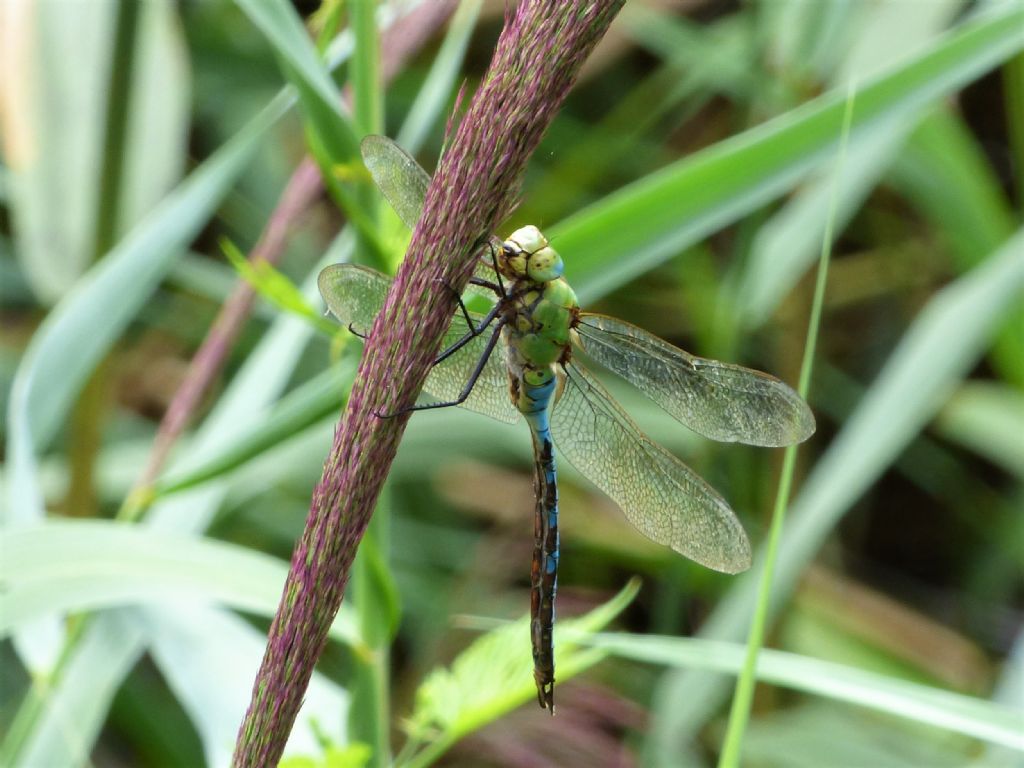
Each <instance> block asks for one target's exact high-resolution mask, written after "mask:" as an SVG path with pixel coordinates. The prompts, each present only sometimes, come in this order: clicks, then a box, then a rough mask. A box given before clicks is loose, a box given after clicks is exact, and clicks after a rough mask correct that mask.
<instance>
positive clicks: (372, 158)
mask: <svg viewBox="0 0 1024 768" xmlns="http://www.w3.org/2000/svg"><path fill="white" fill-rule="evenodd" d="M359 149H360V152H362V155H363V163H365V164H366V168H367V170H368V171H369V172H370V175H371V176H373V180H374V181H375V182H376V184H377V187H378V188H379V189H380V191H381V192H382V193H383V194H384V197H386V198H387V200H388V202H389V203H391V207H392V208H394V209H395V213H397V214H398V217H399V218H400V219H401V220H402V221H403V222H405V225H406V226H407V227H409V229H415V228H416V222H418V221H419V220H420V215H421V214H422V213H423V201H424V200H425V199H426V197H427V185H428V184H430V174H428V173H427V172H426V171H425V170H423V168H421V167H420V164H419V163H417V162H416V161H415V160H414V159H413V157H412V155H410V154H409V153H408V152H406V151H405V150H404V149H402V148H401V147H400V146H398V145H397V144H396V143H395V142H394V141H392V140H391V139H389V138H388V137H387V136H374V135H371V136H367V137H366V138H364V139H363V140H362V142H361V143H360V145H359Z"/></svg>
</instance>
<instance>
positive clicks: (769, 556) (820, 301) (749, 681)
mask: <svg viewBox="0 0 1024 768" xmlns="http://www.w3.org/2000/svg"><path fill="white" fill-rule="evenodd" d="M853 91H854V88H853V84H852V83H851V85H850V92H849V98H848V100H847V102H846V113H845V115H844V123H843V131H842V135H841V137H840V145H839V153H838V157H837V159H836V171H835V176H834V178H835V187H834V188H833V190H832V194H831V195H830V204H831V205H830V209H829V211H828V215H827V216H826V220H825V231H824V234H823V237H822V242H821V256H820V257H819V259H818V275H817V280H816V283H815V287H814V304H813V306H812V307H811V316H810V318H809V320H808V324H807V343H806V344H805V346H804V356H803V362H802V363H801V366H800V384H799V387H798V388H797V391H798V392H799V393H800V396H801V397H802V398H804V399H805V400H806V399H807V393H808V390H809V389H810V384H811V371H812V369H813V367H814V359H815V352H816V350H817V347H818V331H819V328H820V326H821V309H822V306H823V305H824V303H825V285H826V281H827V278H828V265H829V261H830V259H831V255H832V233H833V229H834V226H835V220H836V206H837V203H838V200H839V197H840V190H841V189H842V179H843V174H842V171H843V168H844V165H845V163H846V162H847V161H848V158H847V155H846V150H847V142H848V140H849V137H850V119H851V117H852V115H853V108H854V103H855V102H854V97H853ZM797 450H798V446H797V445H790V446H787V447H786V452H785V456H784V458H783V464H782V473H781V477H780V478H779V487H778V492H777V493H776V496H775V507H774V509H773V510H772V522H771V528H770V530H769V533H768V544H767V546H766V547H765V556H764V559H763V570H762V572H761V581H760V583H759V585H758V591H757V603H756V605H755V608H754V616H753V619H752V621H751V624H750V632H749V635H748V638H747V652H746V656H745V658H744V662H743V669H742V670H741V672H740V676H739V678H738V679H737V681H736V693H735V696H734V698H733V703H732V711H731V712H730V713H729V726H728V730H727V732H726V736H725V744H724V747H723V749H722V753H721V755H720V757H719V765H720V766H722V768H730V767H731V768H735V766H738V765H739V764H740V755H741V754H742V750H743V734H744V732H745V731H746V727H747V721H748V720H749V718H750V708H751V705H752V704H753V700H754V685H755V683H756V678H757V676H756V673H757V663H758V656H759V654H760V653H761V648H762V646H763V645H764V637H765V631H766V628H767V626H768V608H769V603H770V601H771V594H772V580H773V577H774V574H775V567H776V564H777V562H778V557H779V541H780V540H781V538H782V531H783V526H784V525H785V519H786V507H787V505H788V504H789V493H790V488H791V486H792V482H793V472H794V470H795V468H796V454H797Z"/></svg>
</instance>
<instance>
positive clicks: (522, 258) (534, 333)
mask: <svg viewBox="0 0 1024 768" xmlns="http://www.w3.org/2000/svg"><path fill="white" fill-rule="evenodd" d="M562 268H563V265H562V258H561V257H560V256H559V255H558V252H557V251H555V249H554V248H552V247H551V246H550V245H549V244H548V241H547V239H546V238H545V237H544V235H542V234H541V233H540V231H539V230H538V229H537V228H536V227H533V226H528V227H523V228H522V229H518V230H516V231H515V232H513V233H512V235H511V236H509V238H508V240H506V241H505V242H504V243H503V244H502V248H501V253H500V254H499V255H498V271H499V272H501V274H502V276H503V277H505V278H507V279H509V280H511V285H510V286H509V287H508V292H507V294H506V311H505V317H506V324H505V328H504V341H505V345H506V352H507V359H508V365H509V378H510V386H511V389H512V392H511V393H512V400H513V403H514V404H515V405H516V407H517V408H519V410H520V411H523V412H524V413H525V412H526V410H525V409H526V408H530V407H531V406H533V405H535V403H526V402H524V401H523V398H524V396H525V395H527V394H528V390H529V389H531V388H536V387H545V386H547V385H549V384H551V382H553V381H554V379H555V377H556V371H555V364H556V363H566V362H568V361H569V356H570V350H571V346H570V334H571V332H572V328H573V326H574V325H575V324H576V321H577V318H578V316H579V302H578V301H577V299H576V293H575V292H574V291H573V290H572V288H571V287H570V286H569V284H568V283H567V282H566V281H565V279H564V278H563V277H562Z"/></svg>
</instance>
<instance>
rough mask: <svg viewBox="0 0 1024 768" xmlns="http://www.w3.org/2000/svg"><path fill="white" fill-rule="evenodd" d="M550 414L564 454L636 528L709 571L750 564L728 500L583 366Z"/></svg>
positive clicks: (574, 370)
mask: <svg viewBox="0 0 1024 768" xmlns="http://www.w3.org/2000/svg"><path fill="white" fill-rule="evenodd" d="M565 373H566V377H565V385H564V389H563V390H562V395H561V397H560V399H559V400H558V402H557V404H556V405H555V407H554V409H553V412H552V415H551V425H552V431H553V433H554V437H555V444H556V445H557V446H558V450H559V451H561V453H562V454H563V455H564V456H565V458H566V459H568V460H569V462H570V463H571V464H572V465H573V466H574V467H576V469H578V470H579V471H580V472H581V473H583V475H585V476H586V477H587V478H589V479H590V480H591V482H593V483H594V484H595V485H596V486H597V487H598V488H600V489H601V490H602V491H604V492H605V493H606V494H608V496H610V497H611V498H612V499H613V500H614V501H615V503H617V504H618V505H619V506H620V507H621V508H622V511H623V513H624V514H625V515H626V519H628V520H629V522H630V523H632V524H633V526H634V527H635V528H636V529H637V530H638V531H640V532H641V533H642V534H644V535H645V536H647V537H648V538H650V539H653V540H654V541H656V542H658V543H659V544H667V545H668V546H670V547H672V549H674V550H675V551H676V552H679V553H680V554H681V555H684V556H686V557H688V558H690V559H691V560H694V561H696V562H698V563H700V564H701V565H705V566H707V567H708V568H713V569H714V570H716V571H722V572H724V573H738V572H740V571H743V570H746V569H747V568H749V567H750V542H749V541H748V540H747V534H746V533H745V532H744V530H743V526H742V525H740V522H739V520H737V519H736V515H735V514H734V513H733V511H732V509H730V508H729V505H728V503H726V501H725V499H723V498H722V497H721V496H719V495H718V493H717V492H716V491H715V490H714V489H713V488H712V487H711V486H709V485H708V484H707V483H706V482H704V481H703V480H702V479H701V478H700V477H699V476H698V475H697V474H696V473H695V472H694V471H693V470H692V469H690V468H689V467H687V466H686V465H685V464H683V463H682V462H681V461H679V459H677V458H676V457H675V456H673V455H672V454H671V453H669V452H668V451H667V450H665V449H664V448H662V447H661V446H660V445H658V444H657V443H655V442H654V441H653V440H651V439H650V438H649V437H647V436H646V435H645V434H643V433H642V432H641V431H640V430H639V429H638V428H637V426H636V425H635V424H634V423H633V422H632V420H630V418H629V416H627V415H626V413H625V411H623V410H622V408H621V407H620V406H619V405H618V403H616V402H615V400H614V399H613V398H612V397H611V396H610V395H609V394H608V392H607V391H606V390H605V389H604V387H602V386H601V384H599V383H598V382H597V381H596V380H595V379H594V378H593V377H592V376H591V375H590V374H589V373H587V371H586V370H585V369H584V368H582V367H581V366H579V365H577V364H570V365H567V366H566V367H565Z"/></svg>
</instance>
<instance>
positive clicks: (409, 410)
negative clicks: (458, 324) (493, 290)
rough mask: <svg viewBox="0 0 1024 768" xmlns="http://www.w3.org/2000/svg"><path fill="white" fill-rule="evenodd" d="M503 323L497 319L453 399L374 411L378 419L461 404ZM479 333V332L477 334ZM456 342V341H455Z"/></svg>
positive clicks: (468, 393) (467, 396)
mask: <svg viewBox="0 0 1024 768" xmlns="http://www.w3.org/2000/svg"><path fill="white" fill-rule="evenodd" d="M504 325H505V320H504V319H502V320H499V321H498V324H497V325H496V326H495V327H494V331H493V332H492V333H491V338H490V339H489V340H488V342H487V346H486V347H484V351H483V352H482V353H481V354H480V359H479V360H478V361H477V364H476V367H475V368H474V369H473V373H472V374H471V375H470V377H469V380H468V381H467V382H466V386H465V387H463V389H462V392H461V393H460V394H459V396H458V397H457V398H455V399H454V400H450V401H448V402H446V403H425V404H424V405H410V406H407V407H405V408H401V409H399V410H397V411H395V412H394V413H381V412H380V411H375V412H374V415H375V416H376V417H377V418H378V419H393V418H394V417H395V416H404V415H405V414H407V413H412V412H414V411H431V410H434V409H435V408H450V407H452V406H453V405H462V404H463V403H464V402H466V400H467V399H468V398H469V396H470V395H471V394H472V393H473V387H475V386H476V383H477V381H479V380H480V374H482V373H483V371H484V366H486V365H487V361H488V360H489V359H490V357H491V353H492V352H493V351H494V347H495V346H496V345H497V343H498V339H499V338H500V337H501V329H502V328H503V327H504ZM478 335H479V334H478ZM456 343H458V342H456Z"/></svg>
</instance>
